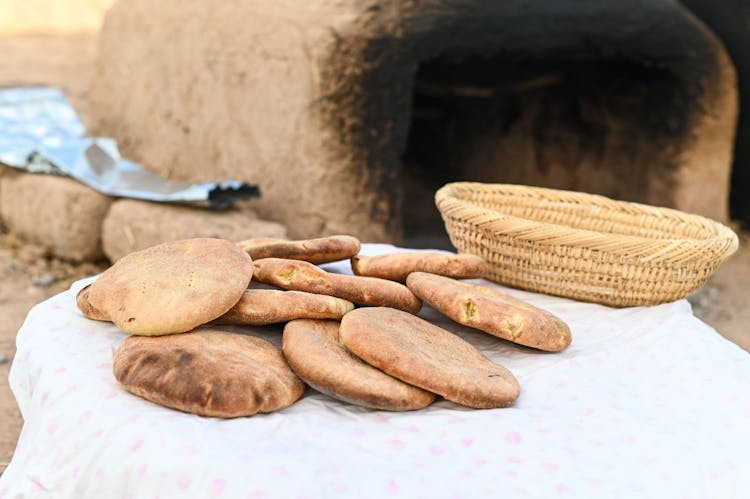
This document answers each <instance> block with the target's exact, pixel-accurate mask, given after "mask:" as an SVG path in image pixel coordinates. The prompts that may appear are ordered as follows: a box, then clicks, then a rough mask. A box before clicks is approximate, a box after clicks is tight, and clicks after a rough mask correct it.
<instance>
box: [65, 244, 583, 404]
mask: <svg viewBox="0 0 750 499" xmlns="http://www.w3.org/2000/svg"><path fill="white" fill-rule="evenodd" d="M359 251H360V243H359V241H358V240H357V239H355V238H353V237H351V236H331V237H325V238H320V239H310V240H305V241H285V240H276V239H254V240H249V241H243V242H240V243H233V242H230V241H225V240H221V239H188V240H183V241H174V242H169V243H165V244H161V245H158V246H154V247H152V248H149V249H146V250H143V251H139V252H136V253H131V254H130V255H127V256H125V257H124V258H122V259H121V260H119V261H118V262H116V263H115V264H114V265H113V266H112V267H110V268H109V269H107V270H106V271H105V272H103V273H102V274H101V275H100V276H99V277H98V278H97V280H96V281H94V282H93V283H92V284H91V285H90V286H87V287H86V288H84V289H82V290H81V291H80V292H79V293H78V296H77V305H78V308H79V309H80V310H81V312H82V313H83V314H84V315H85V316H86V317H88V318H90V319H94V320H103V321H111V322H113V323H114V324H115V325H117V327H119V328H120V329H121V330H123V331H125V332H126V333H130V334H131V336H130V337H128V338H127V339H126V340H125V341H124V342H123V343H122V344H121V345H120V347H119V348H118V350H117V352H116V353H115V358H114V367H113V370H114V375H115V377H116V378H117V381H118V382H119V383H120V384H121V385H122V386H123V387H124V388H125V389H126V390H128V391H130V392H131V393H133V394H135V395H138V396H140V397H143V398H145V399H148V400H150V401H152V402H155V403H157V404H162V405H164V406H167V407H171V408H174V409H179V410H181V411H186V412H191V413H195V414H200V415H204V416H216V417H238V416H250V415H253V414H256V413H266V412H271V411H275V410H279V409H282V408H284V407H287V406H288V405H290V404H292V403H294V402H295V401H297V400H298V399H299V398H300V397H301V396H302V394H303V392H304V389H305V386H304V383H307V384H308V385H310V386H311V387H313V388H314V389H316V390H318V391H320V392H322V393H325V394H327V395H330V396H331V397H334V398H336V399H339V400H343V401H346V402H349V403H352V404H357V405H361V406H364V407H369V408H374V409H384V410H396V411H398V410H416V409H420V408H423V407H426V406H427V405H429V404H431V403H432V402H433V401H434V400H435V398H436V396H437V395H439V396H442V397H444V398H445V399H447V400H451V401H453V402H455V403H458V404H462V405H465V406H468V407H474V408H494V407H505V406H508V405H510V404H512V403H513V401H514V400H515V399H516V398H517V397H518V395H519V392H520V388H519V384H518V381H517V380H516V378H515V377H514V376H513V375H512V374H511V373H510V372H509V371H508V370H507V369H506V368H504V367H503V366H501V365H498V364H496V363H494V362H492V361H491V360H489V359H488V358H487V357H485V356H484V355H483V354H482V353H481V352H480V351H479V350H477V349H476V348H475V347H474V346H473V345H471V344H470V343H468V342H466V341H465V340H463V339H461V338H460V337H458V336H456V335H455V334H452V333H450V332H448V331H446V330H444V329H442V328H439V327H437V326H435V325H433V324H431V323H429V322H427V321H425V320H423V319H421V318H419V317H417V316H416V315H415V314H417V313H418V312H419V311H420V309H421V307H422V302H425V303H427V304H429V305H430V306H432V307H433V308H435V309H436V310H438V311H440V312H442V313H443V314H445V315H446V316H448V317H450V318H451V319H452V320H454V321H456V322H458V323H460V324H463V325H466V326H469V327H472V328H476V329H478V330H481V331H484V332H485V333H488V334H491V335H494V336H497V337H499V338H502V340H499V341H505V340H507V341H512V342H515V343H518V344H521V345H525V346H528V347H532V348H537V349H540V350H544V351H550V352H557V351H560V350H563V349H564V348H566V347H567V346H568V345H569V344H570V342H571V334H570V329H569V328H568V326H567V325H566V324H565V323H564V322H562V321H561V320H560V319H559V318H557V317H555V316H554V315H552V314H550V313H549V312H546V311H544V310H541V309H539V308H537V307H534V306H532V305H531V304H529V303H526V302H523V301H521V300H518V299H515V298H513V297H511V296H509V295H507V294H504V293H500V292H498V291H495V290H493V289H490V288H486V287H483V286H477V285H473V284H469V283H466V282H461V281H459V280H457V279H462V278H476V277H482V276H484V275H485V274H486V262H484V261H483V260H482V259H481V258H479V257H477V256H474V255H468V254H458V255H451V254H442V253H424V252H418V253H417V252H415V253H396V254H391V255H381V256H376V257H366V256H362V255H359ZM343 259H351V265H352V270H353V272H354V274H355V275H342V274H335V273H331V272H327V271H325V270H324V269H322V268H321V267H319V266H317V264H322V263H326V262H333V261H338V260H343ZM251 282H252V283H253V284H251ZM256 282H259V283H264V284H266V285H272V286H275V287H277V288H280V289H267V288H266V289H258V288H257V286H255V284H254V283H256ZM404 283H405V284H404ZM275 323H286V325H285V326H284V330H283V336H282V348H281V349H279V348H278V347H276V346H275V345H274V344H272V343H271V342H269V341H268V340H266V339H263V338H261V337H259V336H257V335H253V334H243V333H240V332H231V331H228V330H226V328H225V329H224V330H222V329H221V327H220V325H222V324H232V325H253V326H257V325H266V324H275ZM303 381H304V383H303Z"/></svg>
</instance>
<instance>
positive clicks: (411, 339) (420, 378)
mask: <svg viewBox="0 0 750 499" xmlns="http://www.w3.org/2000/svg"><path fill="white" fill-rule="evenodd" d="M339 337H340V339H341V342H342V343H343V344H344V346H346V348H348V349H349V350H350V351H351V352H352V353H354V354H355V355H356V356H358V357H359V358H361V359H362V360H364V361H365V362H367V363H368V364H370V365H372V366H374V367H376V368H378V369H380V370H381V371H384V372H385V373H387V374H390V375H391V376H393V377H395V378H398V379H400V380H402V381H404V382H406V383H409V384H412V385H415V386H418V387H420V388H423V389H424V390H427V391H430V392H433V393H437V394H439V395H442V396H443V397H445V398H446V399H448V400H451V401H453V402H455V403H457V404H461V405H465V406H468V407H474V408H481V409H488V408H493V407H506V406H508V405H510V404H512V403H513V401H515V400H516V398H518V395H519V393H520V387H519V385H518V381H517V380H516V378H515V377H514V376H513V374H511V373H510V371H508V370H507V369H506V368H504V367H503V366H501V365H498V364H495V363H494V362H492V361H491V360H489V359H488V358H487V357H485V356H484V355H483V354H482V353H481V352H480V351H479V350H477V349H476V348H475V347H474V346H473V345H471V344H470V343H468V342H467V341H465V340H463V339H461V338H459V337H458V336H456V335H454V334H452V333H450V332H448V331H446V330H444V329H441V328H439V327H437V326H435V325H433V324H430V323H429V322H427V321H425V320H423V319H420V318H419V317H416V316H414V315H411V314H408V313H405V312H402V311H400V310H395V309H392V308H385V307H372V308H360V309H357V310H354V311H353V312H349V313H348V314H346V315H345V316H344V318H343V319H342V321H341V327H340V329H339Z"/></svg>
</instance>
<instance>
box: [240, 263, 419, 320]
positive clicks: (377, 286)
mask: <svg viewBox="0 0 750 499" xmlns="http://www.w3.org/2000/svg"><path fill="white" fill-rule="evenodd" d="M253 278H254V279H255V280H256V281H258V282H262V283H265V284H272V285H274V286H278V287H280V288H283V289H293V290H297V291H307V292H309V293H317V294H322V295H328V296H336V297H338V298H343V299H344V300H348V301H350V302H353V303H356V304H358V305H365V306H372V307H380V306H383V307H393V308H397V309H399V310H404V311H406V312H410V313H413V314H416V313H417V312H419V309H420V308H422V302H421V301H420V300H419V298H417V297H416V296H414V293H412V292H411V291H409V289H408V288H407V287H406V286H404V285H403V284H398V283H396V282H393V281H388V280H385V279H377V278H374V277H360V276H350V275H341V274H333V273H330V272H326V271H325V270H323V269H321V268H319V267H316V266H315V265H313V264H311V263H308V262H302V261H298V260H286V259H283V258H264V259H261V260H256V261H255V273H254V274H253Z"/></svg>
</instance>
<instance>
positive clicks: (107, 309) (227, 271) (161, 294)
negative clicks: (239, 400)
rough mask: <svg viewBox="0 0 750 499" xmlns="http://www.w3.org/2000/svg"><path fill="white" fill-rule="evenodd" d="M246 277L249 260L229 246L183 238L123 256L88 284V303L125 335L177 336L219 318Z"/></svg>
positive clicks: (218, 241) (239, 293) (222, 242)
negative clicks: (126, 333)
mask: <svg viewBox="0 0 750 499" xmlns="http://www.w3.org/2000/svg"><path fill="white" fill-rule="evenodd" d="M252 273H253V262H252V259H251V258H250V257H249V256H248V255H247V253H245V252H244V251H242V250H241V249H240V248H238V247H237V246H236V245H235V244H233V243H232V242H230V241H225V240H222V239H208V238H201V239H185V240H181V241H173V242H168V243H164V244H160V245H158V246H153V247H151V248H148V249H145V250H143V251H138V252H135V253H131V254H129V255H127V256H124V257H123V258H121V259H120V260H118V261H117V263H115V264H114V265H112V267H110V268H109V269H107V270H106V271H104V272H103V273H102V274H101V275H100V276H99V278H98V279H97V280H96V281H95V282H94V283H93V284H92V285H91V287H90V289H89V291H88V299H89V303H90V304H91V306H92V307H93V308H94V309H96V310H98V311H99V312H101V313H102V314H103V315H104V316H105V317H109V318H110V319H111V320H112V322H114V323H115V324H116V325H117V327H119V328H120V329H122V330H123V331H125V332H128V333H131V334H138V335H146V336H153V335H162V334H172V333H182V332H185V331H190V330H191V329H194V328H195V327H197V326H199V325H201V324H205V323H207V322H210V321H212V320H214V319H216V318H217V317H219V316H221V315H223V314H225V313H226V312H227V311H228V310H229V309H230V308H232V307H233V306H234V305H235V304H236V303H237V302H238V301H239V300H240V298H241V297H242V293H243V292H244V291H245V289H246V288H247V285H248V284H249V283H250V279H251V278H252Z"/></svg>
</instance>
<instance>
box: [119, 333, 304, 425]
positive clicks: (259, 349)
mask: <svg viewBox="0 0 750 499" xmlns="http://www.w3.org/2000/svg"><path fill="white" fill-rule="evenodd" d="M113 371H114V375H115V378H117V381H118V382H119V383H120V384H121V385H122V387H123V388H125V389H126V390H127V391H129V392H131V393H133V394H135V395H137V396H139V397H143V398H145V399H146V400H150V401H151V402H154V403H157V404H159V405H163V406H166V407H170V408H172V409H177V410H180V411H184V412H189V413H192V414H198V415H201V416H215V417H220V418H233V417H239V416H251V415H253V414H256V413H264V412H272V411H276V410H279V409H282V408H284V407H287V406H288V405H291V404H292V403H294V402H295V401H296V400H297V399H299V397H300V396H302V392H303V391H304V384H303V383H302V381H301V380H300V379H299V378H298V377H297V376H296V375H295V374H294V373H293V372H292V370H291V369H290V368H289V365H288V364H287V363H286V361H285V360H284V357H283V355H282V353H281V350H279V348H277V347H276V346H274V345H273V344H271V343H270V342H268V341H266V340H264V339H261V338H257V337H254V336H248V335H244V334H237V333H228V332H223V331H221V330H218V329H211V328H201V329H198V330H195V331H192V332H189V333H185V334H175V335H170V336H160V337H145V336H131V337H129V338H127V339H126V340H125V341H124V342H123V344H122V345H121V346H120V348H119V349H118V350H117V352H116V354H115V359H114V366H113Z"/></svg>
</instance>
